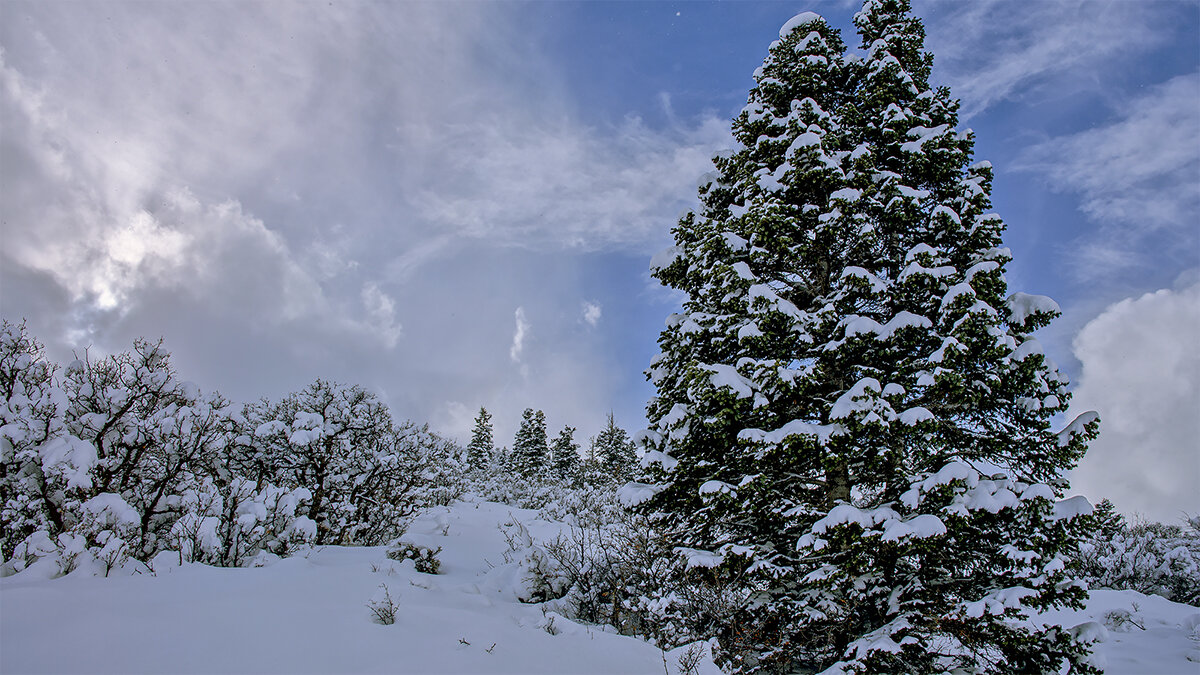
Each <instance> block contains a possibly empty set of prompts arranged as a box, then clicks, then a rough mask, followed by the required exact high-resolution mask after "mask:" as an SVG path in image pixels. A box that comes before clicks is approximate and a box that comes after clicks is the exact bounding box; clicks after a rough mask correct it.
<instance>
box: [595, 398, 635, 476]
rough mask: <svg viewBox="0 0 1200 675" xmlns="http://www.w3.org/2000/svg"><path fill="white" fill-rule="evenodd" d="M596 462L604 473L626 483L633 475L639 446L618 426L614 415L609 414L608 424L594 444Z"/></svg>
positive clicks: (597, 435)
mask: <svg viewBox="0 0 1200 675" xmlns="http://www.w3.org/2000/svg"><path fill="white" fill-rule="evenodd" d="M592 447H593V452H594V453H595V458H596V460H597V461H598V462H599V463H600V465H601V466H602V467H603V469H602V470H603V471H604V472H605V473H606V474H608V475H609V476H611V477H612V478H614V479H616V480H619V481H625V480H626V479H628V478H629V476H630V475H631V474H632V473H633V466H634V464H635V463H636V461H637V446H635V445H634V443H633V441H631V440H629V434H628V433H627V432H626V431H625V430H624V429H622V428H621V427H619V426H617V422H616V419H615V418H614V417H613V414H612V413H611V412H610V413H608V423H607V424H605V425H604V428H603V429H602V430H601V431H600V433H599V434H596V439H595V441H593V444H592Z"/></svg>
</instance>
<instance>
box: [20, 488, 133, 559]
mask: <svg viewBox="0 0 1200 675" xmlns="http://www.w3.org/2000/svg"><path fill="white" fill-rule="evenodd" d="M139 523H140V518H139V516H138V513H137V511H135V510H134V509H133V508H132V507H131V506H129V504H127V503H125V501H124V500H123V499H121V496H120V495H117V494H114V493H111V492H106V493H103V494H99V495H96V496H95V497H92V498H91V499H88V500H87V501H85V502H83V503H82V504H81V505H80V508H79V521H78V523H77V524H76V525H75V527H74V528H72V530H71V531H69V532H61V533H59V534H58V535H57V536H55V537H51V536H50V534H49V533H48V532H47V531H46V530H38V531H36V532H34V533H33V534H31V535H29V536H28V537H26V538H25V539H24V540H23V541H22V542H21V543H20V544H18V545H17V546H16V548H15V549H14V552H13V555H12V556H11V557H10V558H9V559H8V560H7V561H5V563H4V564H3V567H2V568H0V573H3V574H5V575H7V574H14V573H16V572H20V571H23V570H25V569H27V568H29V567H32V566H33V565H34V564H35V563H44V564H46V565H49V566H50V569H48V570H47V571H46V573H47V575H48V576H51V577H56V576H61V575H64V574H70V573H71V572H74V571H75V570H77V569H87V570H88V571H89V572H91V573H92V574H96V575H100V576H109V575H110V574H112V573H113V572H114V571H117V570H122V571H125V572H126V573H130V572H134V571H140V570H143V569H145V566H144V565H142V564H141V563H140V562H139V561H137V560H135V559H134V558H133V556H132V553H133V550H132V549H131V547H130V546H129V542H130V541H136V540H137V537H138V532H139Z"/></svg>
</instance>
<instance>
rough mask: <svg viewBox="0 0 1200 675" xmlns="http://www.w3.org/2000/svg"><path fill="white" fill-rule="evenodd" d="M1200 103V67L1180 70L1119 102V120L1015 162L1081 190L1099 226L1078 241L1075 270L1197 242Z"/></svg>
mask: <svg viewBox="0 0 1200 675" xmlns="http://www.w3.org/2000/svg"><path fill="white" fill-rule="evenodd" d="M1198 102H1200V73H1192V74H1189V75H1180V76H1178V77H1175V78H1173V79H1171V80H1169V81H1167V82H1165V83H1163V84H1162V85H1160V86H1157V87H1154V88H1152V89H1150V90H1148V91H1147V92H1145V93H1144V94H1143V95H1142V96H1141V97H1139V98H1138V99H1136V100H1134V101H1131V102H1129V103H1126V104H1124V105H1122V106H1121V111H1120V113H1121V114H1120V117H1119V119H1117V120H1115V121H1113V122H1111V123H1109V124H1106V125H1104V126H1101V127H1096V128H1093V129H1088V130H1086V131H1082V132H1079V133H1076V134H1073V135H1070V136H1064V137H1059V138H1054V139H1051V140H1048V141H1046V142H1043V143H1040V144H1038V145H1035V146H1033V147H1032V148H1030V149H1029V150H1028V151H1026V152H1025V153H1024V155H1023V161H1022V164H1021V165H1020V168H1022V169H1024V170H1027V171H1037V172H1039V173H1043V174H1045V175H1046V177H1047V178H1048V179H1049V180H1050V181H1051V184H1052V185H1053V186H1054V187H1055V189H1057V190H1060V191H1068V192H1074V193H1077V194H1079V196H1080V198H1081V203H1080V208H1081V209H1082V210H1083V211H1084V212H1085V213H1086V214H1087V215H1088V216H1090V217H1091V219H1092V220H1093V221H1094V222H1096V223H1098V224H1099V225H1100V226H1101V228H1100V229H1099V230H1098V231H1096V232H1090V233H1088V235H1087V237H1086V239H1084V240H1082V241H1081V242H1080V249H1081V250H1080V255H1079V256H1078V258H1076V259H1077V260H1078V261H1079V262H1077V263H1076V265H1077V266H1076V270H1075V271H1076V272H1077V273H1078V274H1079V276H1081V277H1082V278H1084V279H1091V278H1097V277H1100V276H1103V275H1105V274H1107V273H1109V272H1110V271H1111V270H1113V269H1116V268H1120V267H1130V266H1139V265H1146V264H1151V263H1152V261H1154V262H1153V264H1158V262H1160V261H1161V258H1162V256H1163V253H1164V248H1165V249H1166V250H1167V251H1172V250H1173V251H1176V252H1178V251H1185V252H1186V251H1191V252H1194V251H1195V250H1196V248H1197V246H1198V245H1200V229H1198V228H1197V227H1196V214H1197V213H1200V106H1198V105H1197V103H1198ZM1154 234H1159V235H1163V234H1165V235H1166V236H1167V242H1168V245H1167V246H1166V247H1164V246H1163V242H1162V241H1150V240H1149V239H1148V237H1149V236H1150V235H1154ZM1148 244H1150V245H1152V246H1153V250H1150V249H1149V247H1148ZM1193 255H1194V254H1193ZM1193 260H1194V258H1193Z"/></svg>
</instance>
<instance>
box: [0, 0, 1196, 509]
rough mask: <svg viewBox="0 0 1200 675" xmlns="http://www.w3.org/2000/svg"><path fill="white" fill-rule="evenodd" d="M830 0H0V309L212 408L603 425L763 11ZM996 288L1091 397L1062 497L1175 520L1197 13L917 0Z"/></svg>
mask: <svg viewBox="0 0 1200 675" xmlns="http://www.w3.org/2000/svg"><path fill="white" fill-rule="evenodd" d="M856 8H857V7H856V4H855V3H847V2H766V3H758V2H736V3H735V2H725V3H701V2H682V3H667V2H654V3H651V2H599V3H572V2H556V3H548V2H535V3H499V2H497V3H466V2H445V3H415V2H407V3H391V2H389V3H367V2H351V3H347V2H333V3H295V2H276V3H245V2H241V3H221V2H195V3H169V4H168V3H153V2H142V3H110V2H95V3H67V2H44V3H23V2H16V1H13V0H6V1H5V2H3V3H0V47H2V49H3V52H2V53H0V59H2V60H0V218H2V221H3V224H2V225H0V228H2V230H0V236H2V240H3V242H4V245H3V249H2V250H0V313H2V314H3V316H4V317H5V318H8V319H20V318H22V317H24V318H27V319H28V321H29V326H30V328H31V330H32V332H33V333H34V334H35V335H37V336H38V337H39V338H40V339H41V340H43V341H44V342H45V343H46V344H47V346H48V348H49V349H50V351H51V353H52V354H53V355H55V356H56V357H57V358H59V359H64V360H65V359H67V358H68V357H69V355H70V353H71V352H72V350H79V351H81V350H82V349H83V348H85V347H90V349H91V350H92V352H93V353H94V354H103V353H111V352H114V351H120V350H122V349H126V348H128V347H129V345H130V344H131V342H132V340H133V338H135V337H137V336H148V337H158V336H162V337H164V338H165V340H166V343H167V346H168V348H169V349H170V351H171V352H172V353H173V355H174V359H175V363H176V366H177V367H178V369H179V370H180V372H181V374H182V375H183V376H184V377H185V378H188V379H192V380H194V381H196V382H197V383H199V384H200V385H201V386H202V387H205V388H209V389H213V388H215V389H220V390H221V391H222V392H223V393H225V394H226V395H227V396H230V397H231V398H233V399H235V400H243V401H244V400H250V399H254V398H257V397H260V396H268V397H277V396H279V395H281V394H283V393H286V392H287V391H291V390H295V389H297V388H299V387H301V386H303V385H305V384H306V383H308V382H311V381H312V380H313V379H314V378H317V377H324V378H329V379H335V380H338V381H343V382H353V383H360V384H362V385H364V386H366V387H368V388H370V389H372V390H374V391H376V392H377V393H378V394H379V395H380V396H381V397H382V398H383V399H384V400H386V401H387V402H388V403H389V404H390V405H391V407H392V409H393V411H394V412H395V413H396V414H397V415H398V416H400V417H408V418H412V419H416V420H420V421H428V422H430V423H431V424H432V425H433V426H434V427H435V428H436V429H439V430H442V431H445V432H447V433H450V434H452V435H457V436H458V437H459V438H461V439H463V440H465V439H466V434H467V432H468V430H469V428H470V421H471V418H472V417H473V415H474V414H475V411H476V410H477V409H478V408H479V406H480V405H485V406H487V407H488V408H489V409H490V410H492V411H493V413H494V414H495V415H496V426H497V434H498V438H500V439H501V440H502V441H507V440H508V439H510V438H511V435H512V433H513V432H514V431H515V428H516V426H517V424H518V422H519V419H520V411H521V410H522V409H523V408H525V407H534V408H541V409H544V410H545V411H546V414H547V417H548V421H549V425H550V427H551V432H552V433H553V432H554V431H557V429H558V428H561V427H562V426H563V425H566V424H569V425H572V426H575V427H578V428H579V430H580V431H579V435H580V436H581V437H583V438H586V437H587V436H589V435H591V434H594V433H595V432H596V431H597V430H598V429H599V428H600V426H601V425H602V424H603V421H604V417H605V415H606V414H607V412H608V411H609V410H610V409H611V410H613V411H614V412H615V413H616V416H617V419H618V421H619V422H620V423H622V424H623V425H624V426H626V427H627V428H630V429H636V428H638V427H639V426H640V425H641V424H642V422H643V418H642V409H643V406H644V404H645V402H646V400H647V398H648V397H649V396H650V395H651V393H652V392H651V390H650V388H649V386H648V385H647V384H646V383H645V381H644V378H643V376H642V374H641V373H642V370H643V369H644V368H645V367H646V366H647V365H648V363H649V360H650V358H651V357H652V356H653V355H654V353H655V352H656V351H657V349H656V346H655V339H656V337H657V334H658V331H659V329H660V328H661V326H662V321H663V319H664V318H665V317H666V315H667V314H668V313H670V312H671V311H673V309H674V308H675V307H676V305H677V303H678V300H679V299H678V298H677V297H675V296H672V295H671V294H670V293H668V292H666V291H665V290H663V289H661V288H659V287H657V285H656V284H655V283H653V282H652V280H651V279H650V278H649V276H648V274H647V271H646V270H647V263H648V261H649V258H650V256H651V255H653V253H655V252H656V251H657V250H659V249H661V248H663V247H665V246H667V245H668V244H669V243H670V234H669V232H670V228H671V226H672V225H673V223H674V221H675V219H676V217H677V216H678V215H679V214H680V212H681V211H683V210H684V209H686V208H688V207H690V206H691V205H693V204H695V186H696V179H697V178H698V177H699V176H700V175H701V174H702V173H704V172H705V171H707V170H709V158H710V157H711V156H712V155H713V154H714V153H715V152H717V151H719V150H721V149H723V148H726V147H729V145H730V144H731V141H730V138H729V119H730V118H731V117H732V116H733V115H734V114H736V112H737V111H738V110H740V109H741V107H742V105H744V103H745V98H746V93H747V90H748V89H749V88H750V86H751V85H752V80H751V73H752V72H753V70H754V68H755V67H756V66H757V65H759V64H760V63H761V62H762V59H763V57H764V56H765V54H766V50H767V46H768V45H769V44H770V42H771V41H772V40H773V39H775V37H776V36H777V35H778V30H779V26H780V25H782V24H783V23H784V22H785V21H786V20H787V19H788V18H789V17H791V16H792V15H793V14H795V13H797V12H799V11H804V10H810V9H811V10H815V11H817V12H819V13H821V14H822V15H824V16H825V17H826V18H827V19H829V20H830V22H831V23H833V24H834V25H835V26H839V27H842V28H843V34H844V37H846V39H847V42H848V43H849V44H851V46H855V47H856V46H857V44H858V43H857V39H856V36H855V35H854V34H853V30H852V29H851V28H850V25H851V24H850V19H851V17H852V15H853V13H854V11H856ZM916 10H917V12H918V14H919V15H921V16H922V17H923V18H924V19H925V22H926V29H927V33H928V39H927V46H928V47H929V48H930V49H931V50H932V51H933V52H934V54H935V57H936V60H935V65H934V80H935V81H936V82H938V83H941V84H946V85H948V86H950V87H951V88H952V91H953V93H954V94H955V95H956V96H958V97H960V98H961V99H962V100H963V113H964V119H963V126H967V127H970V128H973V129H974V130H975V131H976V134H977V138H978V145H977V157H978V158H979V159H987V160H990V161H991V162H992V163H993V165H994V166H995V168H996V182H995V189H994V200H995V206H996V210H997V211H998V212H999V213H1000V214H1001V215H1002V216H1003V217H1004V219H1005V220H1006V221H1007V223H1008V225H1009V232H1008V236H1007V244H1008V245H1009V246H1010V247H1011V248H1012V249H1013V253H1014V256H1015V260H1014V262H1013V263H1012V264H1011V265H1010V267H1009V275H1008V276H1009V281H1010V285H1011V287H1012V290H1014V291H1015V290H1021V291H1026V292H1031V293H1040V294H1046V295H1050V296H1052V297H1054V298H1055V299H1056V300H1057V301H1058V302H1059V303H1060V305H1061V306H1062V308H1063V310H1064V316H1063V318H1062V319H1060V320H1059V321H1058V322H1057V323H1056V324H1055V325H1054V326H1052V327H1051V328H1049V329H1047V330H1045V331H1044V332H1045V335H1043V336H1042V339H1043V342H1045V343H1046V345H1047V351H1048V352H1049V353H1050V355H1051V356H1052V358H1054V359H1055V360H1056V361H1057V362H1058V363H1059V364H1060V365H1061V366H1062V367H1063V368H1064V370H1066V371H1067V372H1068V373H1069V374H1070V376H1071V378H1072V380H1073V381H1074V382H1075V383H1076V385H1077V388H1078V394H1077V397H1076V400H1077V403H1078V404H1079V406H1080V407H1083V406H1086V407H1090V408H1096V409H1099V410H1100V412H1101V415H1102V417H1103V418H1104V420H1105V426H1104V431H1103V434H1104V436H1103V438H1102V439H1101V441H1099V442H1098V443H1097V444H1096V446H1095V447H1094V449H1093V452H1092V454H1091V456H1090V457H1089V459H1088V460H1086V462H1085V464H1084V465H1083V466H1082V467H1081V468H1080V470H1079V472H1078V474H1077V478H1078V480H1077V483H1078V485H1079V487H1080V489H1083V490H1085V491H1087V492H1088V494H1090V495H1094V496H1103V495H1110V496H1112V497H1113V498H1114V499H1116V500H1117V502H1118V506H1122V507H1124V508H1125V509H1126V510H1135V509H1136V510H1138V511H1143V512H1145V513H1147V514H1150V515H1153V516H1154V517H1159V518H1168V519H1169V518H1174V517H1175V516H1177V515H1178V514H1179V512H1180V511H1183V510H1186V511H1190V512H1192V513H1195V512H1197V511H1200V503H1198V502H1197V498H1196V497H1194V496H1193V494H1194V492H1195V488H1194V486H1195V484H1196V482H1197V481H1200V460H1198V459H1197V457H1200V446H1198V441H1197V438H1200V422H1198V420H1200V414H1197V413H1200V391H1198V389H1200V356H1197V354H1198V353H1200V349H1197V346H1198V343H1200V3H1198V2H1196V1H1195V0H1190V1H1186V2H1176V1H1171V0H1155V1H1152V2H1132V1H1116V2H1101V1H1099V0H1088V1H1078V2H1066V1H1059V0H1051V1H1037V2H1018V1H1017V0H980V1H978V2H970V3H962V2H950V1H942V0H939V1H937V2H925V1H922V2H917V3H916Z"/></svg>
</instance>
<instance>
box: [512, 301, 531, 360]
mask: <svg viewBox="0 0 1200 675" xmlns="http://www.w3.org/2000/svg"><path fill="white" fill-rule="evenodd" d="M513 316H514V318H515V320H516V323H517V325H516V328H515V329H513V338H512V347H510V348H509V350H508V358H510V359H512V362H513V363H520V362H521V352H522V351H524V350H525V333H526V332H528V331H529V322H528V321H526V320H525V308H524V307H518V308H517V311H516V312H514V313H513Z"/></svg>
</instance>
